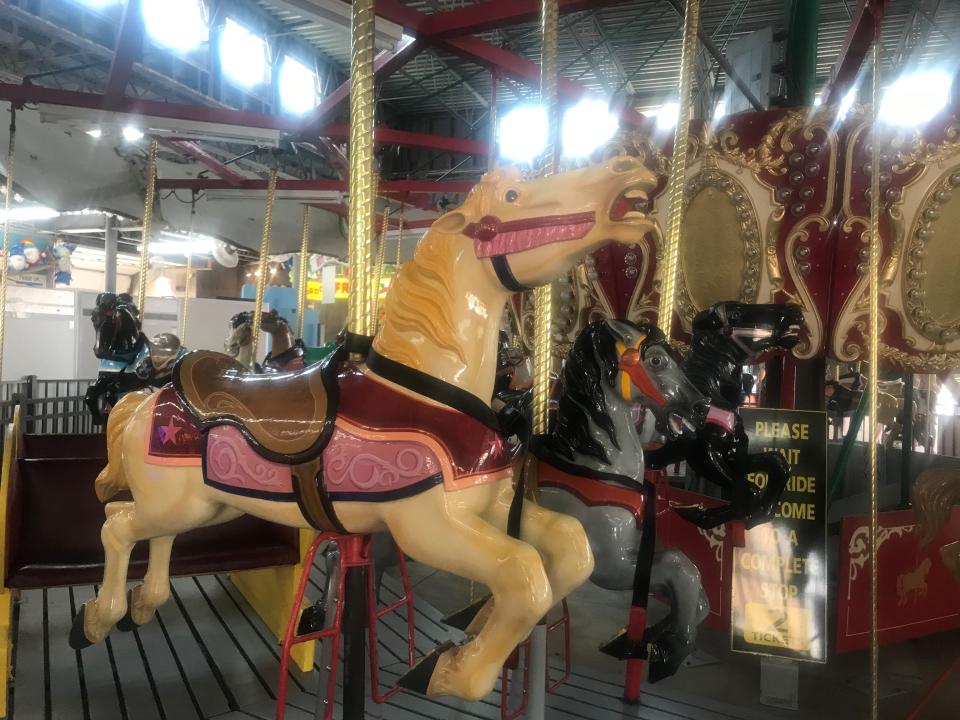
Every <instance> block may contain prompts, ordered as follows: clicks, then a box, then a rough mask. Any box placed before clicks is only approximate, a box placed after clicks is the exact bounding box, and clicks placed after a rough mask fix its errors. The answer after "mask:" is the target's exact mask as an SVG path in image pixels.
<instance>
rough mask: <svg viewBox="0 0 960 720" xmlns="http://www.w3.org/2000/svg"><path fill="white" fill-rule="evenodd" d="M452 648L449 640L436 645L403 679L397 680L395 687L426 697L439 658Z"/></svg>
mask: <svg viewBox="0 0 960 720" xmlns="http://www.w3.org/2000/svg"><path fill="white" fill-rule="evenodd" d="M453 647H454V645H453V643H452V642H450V641H449V640H447V642H445V643H443V644H442V645H437V647H435V648H434V649H433V650H431V651H430V652H429V653H428V654H427V655H425V656H424V658H423V659H422V660H421V661H420V662H418V663H417V664H416V665H414V666H413V667H412V668H410V669H409V670H408V671H407V672H406V674H405V675H403V677H401V678H400V679H399V680H397V685H399V686H400V687H402V688H403V689H404V690H409V691H410V692H415V693H417V694H419V695H426V694H427V689H428V688H429V687H430V680H431V679H432V678H433V671H434V670H436V669H437V663H438V662H440V656H441V655H443V654H444V653H445V652H446V651H447V650H451V649H452V648H453Z"/></svg>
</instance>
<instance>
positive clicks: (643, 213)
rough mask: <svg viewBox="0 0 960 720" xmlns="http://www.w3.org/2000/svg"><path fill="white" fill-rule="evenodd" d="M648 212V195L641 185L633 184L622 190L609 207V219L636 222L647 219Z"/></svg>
mask: <svg viewBox="0 0 960 720" xmlns="http://www.w3.org/2000/svg"><path fill="white" fill-rule="evenodd" d="M649 212H650V196H649V195H648V194H647V191H646V190H644V188H643V187H642V186H641V185H633V186H631V187H628V188H627V189H626V190H624V191H623V192H622V193H620V195H619V196H618V197H617V199H616V200H615V201H614V203H613V207H611V208H610V219H611V220H613V221H614V222H628V223H629V222H638V221H642V220H646V219H647V214H648V213H649Z"/></svg>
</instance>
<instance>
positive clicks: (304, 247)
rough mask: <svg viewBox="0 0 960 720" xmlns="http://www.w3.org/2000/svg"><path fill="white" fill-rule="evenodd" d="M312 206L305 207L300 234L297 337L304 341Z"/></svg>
mask: <svg viewBox="0 0 960 720" xmlns="http://www.w3.org/2000/svg"><path fill="white" fill-rule="evenodd" d="M309 242H310V206H309V205H304V206H303V230H302V232H301V233H300V268H299V269H300V272H299V273H298V277H297V337H298V338H300V339H301V340H302V339H303V314H304V313H305V312H306V311H307V266H308V265H309V264H310V254H309Z"/></svg>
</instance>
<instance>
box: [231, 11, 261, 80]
mask: <svg viewBox="0 0 960 720" xmlns="http://www.w3.org/2000/svg"><path fill="white" fill-rule="evenodd" d="M220 66H221V67H222V68H223V74H224V75H225V76H226V77H227V78H229V79H230V80H232V81H233V82H235V83H237V84H238V85H242V86H244V87H250V86H252V85H260V84H261V83H265V82H267V80H269V79H270V59H269V56H268V53H267V41H266V39H265V38H263V37H261V36H260V35H256V34H254V33H253V32H251V31H250V30H248V29H247V28H245V27H244V26H243V25H241V24H240V23H238V22H235V21H234V20H232V19H230V18H227V22H226V23H225V24H224V26H223V34H222V35H221V36H220Z"/></svg>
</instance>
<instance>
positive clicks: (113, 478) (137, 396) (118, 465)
mask: <svg viewBox="0 0 960 720" xmlns="http://www.w3.org/2000/svg"><path fill="white" fill-rule="evenodd" d="M151 394H152V391H149V390H138V391H137V392H132V393H127V394H126V395H124V396H123V397H122V398H120V402H118V403H117V404H116V405H114V406H113V408H112V409H111V410H110V415H109V416H107V466H106V467H105V468H104V469H103V470H101V471H100V474H99V475H97V482H96V491H97V499H98V500H99V501H100V502H106V501H107V500H109V499H110V498H112V497H113V496H114V495H116V494H117V493H118V492H120V491H121V490H126V489H127V488H128V487H129V485H128V483H127V476H126V475H125V474H124V472H123V454H122V453H121V449H120V443H121V442H122V441H123V431H124V430H125V429H126V428H127V423H128V422H129V421H130V418H131V416H132V415H133V413H134V412H135V411H136V410H137V408H139V407H140V404H141V403H142V402H143V401H144V399H146V398H147V397H149V396H150V395H151Z"/></svg>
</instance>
